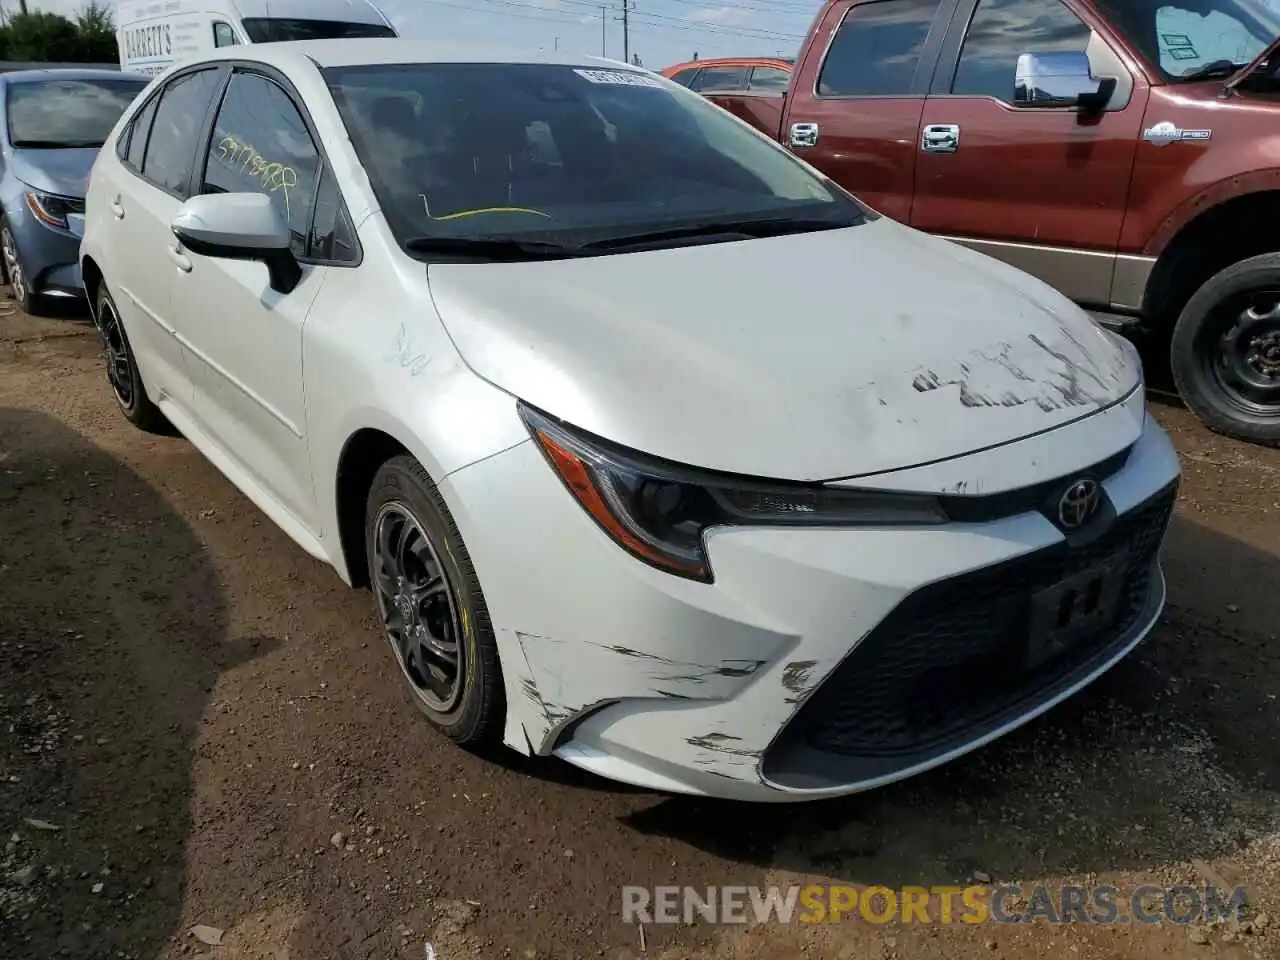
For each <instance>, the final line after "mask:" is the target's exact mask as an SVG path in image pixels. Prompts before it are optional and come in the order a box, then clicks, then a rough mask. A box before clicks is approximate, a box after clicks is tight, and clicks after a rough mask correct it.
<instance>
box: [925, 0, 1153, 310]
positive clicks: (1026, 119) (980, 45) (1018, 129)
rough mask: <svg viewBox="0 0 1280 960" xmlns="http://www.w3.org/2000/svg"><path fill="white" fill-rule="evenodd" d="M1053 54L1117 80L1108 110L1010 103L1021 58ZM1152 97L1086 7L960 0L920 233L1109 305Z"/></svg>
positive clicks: (932, 110)
mask: <svg viewBox="0 0 1280 960" xmlns="http://www.w3.org/2000/svg"><path fill="white" fill-rule="evenodd" d="M1056 52H1079V53H1084V54H1085V55H1086V56H1087V57H1088V60H1089V64H1090V69H1091V72H1092V73H1093V75H1094V76H1095V77H1114V78H1115V79H1116V89H1115V92H1114V93H1113V94H1112V97H1111V99H1110V101H1109V103H1108V105H1107V107H1106V110H1105V111H1104V112H1102V113H1100V114H1098V113H1095V114H1092V115H1089V114H1082V113H1081V112H1080V111H1079V109H1078V108H1076V107H1074V106H1068V107H1046V106H1037V105H1019V106H1015V105H1014V73H1015V69H1016V66H1017V63H1018V57H1019V56H1020V55H1022V54H1026V53H1032V54H1044V53H1056ZM1147 94H1148V87H1147V85H1146V82H1145V80H1144V79H1143V78H1142V76H1141V74H1140V73H1138V72H1137V71H1136V70H1131V69H1130V68H1129V66H1127V65H1126V63H1125V62H1124V61H1123V60H1122V59H1121V58H1120V57H1119V56H1118V55H1117V54H1116V53H1115V51H1114V49H1113V47H1112V46H1111V42H1110V40H1109V38H1108V36H1107V34H1106V32H1105V26H1104V25H1102V24H1101V23H1098V22H1097V21H1096V20H1094V19H1093V18H1092V15H1091V14H1088V13H1087V12H1086V11H1084V10H1083V9H1080V10H1077V9H1074V8H1073V7H1072V5H1071V4H1068V3H1064V2H1062V0H964V2H963V4H962V5H961V7H960V8H959V9H958V10H957V11H956V16H955V19H954V22H953V25H952V28H951V31H950V34H949V36H948V38H947V42H946V45H945V47H944V49H943V54H942V57H941V58H940V60H939V63H938V68H937V71H936V73H935V76H934V80H933V87H932V91H931V93H930V95H929V99H928V100H927V102H926V103H925V108H924V131H923V136H922V138H921V140H920V141H919V142H918V144H917V152H918V154H919V159H918V161H917V166H916V200H915V206H914V208H913V210H912V215H911V225H912V226H914V227H918V228H919V229H921V230H928V231H930V232H931V233H938V234H942V235H945V236H949V237H952V238H956V239H959V240H961V241H962V242H964V243H965V244H966V245H968V246H972V247H974V248H975V249H978V250H981V251H982V252H984V253H988V254H991V255H992V256H995V257H999V258H1000V259H1002V260H1005V261H1006V262H1008V263H1011V264H1013V265H1014V266H1016V267H1020V268H1021V269H1023V270H1026V271H1027V272H1029V273H1032V274H1034V275H1036V276H1038V277H1040V278H1041V279H1042V280H1045V281H1046V282H1048V283H1050V284H1052V285H1053V286H1055V287H1057V288H1058V289H1059V290H1061V291H1062V292H1063V293H1065V294H1066V295H1067V296H1069V297H1071V298H1072V299H1074V300H1076V301H1078V302H1080V303H1084V304H1088V305H1096V306H1102V307H1106V306H1107V305H1109V303H1110V299H1111V296H1110V291H1111V281H1112V273H1113V271H1114V267H1115V254H1116V250H1117V247H1118V243H1119V239H1120V227H1121V224H1122V222H1123V220H1124V214H1125V208H1126V205H1127V201H1128V195H1129V184H1130V179H1131V174H1132V170H1133V163H1134V156H1135V153H1136V150H1137V145H1138V140H1139V138H1140V137H1141V133H1142V115H1143V112H1144V111H1145V109H1146V103H1147ZM931 137H932V139H933V141H937V142H936V143H932V142H927V141H929V140H930V138H931ZM943 141H945V143H944V142H943ZM948 147H949V149H948ZM935 151H937V152H935Z"/></svg>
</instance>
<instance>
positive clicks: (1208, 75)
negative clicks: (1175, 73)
mask: <svg viewBox="0 0 1280 960" xmlns="http://www.w3.org/2000/svg"><path fill="white" fill-rule="evenodd" d="M1243 66H1245V65H1244V64H1243V63H1233V62H1232V61H1230V60H1215V61H1213V63H1206V64H1205V65H1204V66H1203V67H1201V68H1200V69H1199V70H1192V71H1191V72H1190V73H1188V74H1184V75H1183V76H1181V77H1178V82H1179V83H1194V82H1195V81H1197V80H1214V79H1219V78H1222V77H1229V76H1231V75H1232V74H1233V73H1235V72H1236V71H1237V70H1239V69H1240V68H1241V67H1243Z"/></svg>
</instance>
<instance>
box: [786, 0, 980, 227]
mask: <svg viewBox="0 0 1280 960" xmlns="http://www.w3.org/2000/svg"><path fill="white" fill-rule="evenodd" d="M955 3H956V0H854V2H843V3H834V4H831V5H830V6H829V7H828V8H827V11H826V13H825V14H824V15H823V17H822V20H821V22H820V23H819V24H817V26H816V27H815V28H814V30H813V31H812V33H811V35H810V38H809V41H808V43H806V44H805V48H804V54H803V57H802V60H801V62H800V63H798V64H797V65H796V69H795V72H794V74H793V76H792V79H791V86H790V90H789V92H788V94H787V99H788V106H787V110H786V113H785V117H784V126H783V129H782V131H781V139H782V143H783V144H784V145H785V146H787V147H789V148H790V149H791V150H792V151H794V152H795V153H796V155H797V156H799V157H801V158H802V159H804V160H806V161H808V162H809V163H811V164H813V165H814V166H815V167H817V168H818V169H819V170H821V171H822V172H823V173H825V174H826V175H827V176H829V177H830V178H831V179H833V180H835V181H836V182H837V183H839V184H840V185H841V186H843V187H844V188H845V189H847V190H850V191H852V192H853V193H854V194H855V195H856V196H857V197H858V198H859V199H861V200H863V201H865V202H866V203H867V204H869V205H870V206H871V207H873V208H874V209H876V210H878V211H879V212H880V213H883V214H884V215H885V216H888V217H892V218H893V219H895V220H900V221H902V222H903V223H905V222H907V220H908V218H909V217H910V215H911V198H912V192H913V190H914V178H915V167H916V159H917V149H916V143H917V141H918V139H919V131H920V117H921V114H922V112H923V110H924V104H925V95H926V93H928V89H929V79H930V77H931V76H932V73H933V66H934V63H935V62H936V60H937V57H938V52H939V50H940V49H941V46H942V40H943V37H944V36H945V34H946V28H947V24H948V22H949V20H950V14H951V10H952V8H953V7H954V6H955Z"/></svg>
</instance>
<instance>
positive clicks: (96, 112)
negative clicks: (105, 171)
mask: <svg viewBox="0 0 1280 960" xmlns="http://www.w3.org/2000/svg"><path fill="white" fill-rule="evenodd" d="M144 87H146V83H144V82H141V81H137V80H125V79H120V80H109V79H103V80H40V81H28V82H25V83H14V84H11V85H10V86H9V92H8V112H9V142H10V143H12V144H13V145H14V146H15V147H23V146H28V147H100V146H102V144H103V143H104V142H105V141H106V139H107V135H108V134H109V133H110V132H111V128H112V127H114V126H115V125H116V121H117V120H119V119H120V114H122V113H124V111H125V108H126V107H128V106H129V104H130V103H132V102H133V99H134V97H136V96H137V95H138V94H139V93H141V92H142V90H143V88H144Z"/></svg>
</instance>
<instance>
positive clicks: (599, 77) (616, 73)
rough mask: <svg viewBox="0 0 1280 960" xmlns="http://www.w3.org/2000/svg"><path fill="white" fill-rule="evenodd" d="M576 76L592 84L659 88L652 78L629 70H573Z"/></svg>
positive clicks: (655, 80)
mask: <svg viewBox="0 0 1280 960" xmlns="http://www.w3.org/2000/svg"><path fill="white" fill-rule="evenodd" d="M573 72H574V73H576V74H577V75H578V76H580V77H582V78H583V79H584V80H590V81H591V82H592V83H612V84H619V85H621V86H624V87H661V86H662V84H661V83H659V82H658V81H657V79H656V78H654V77H647V76H645V75H644V74H643V73H632V72H631V71H630V70H574V71H573Z"/></svg>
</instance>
